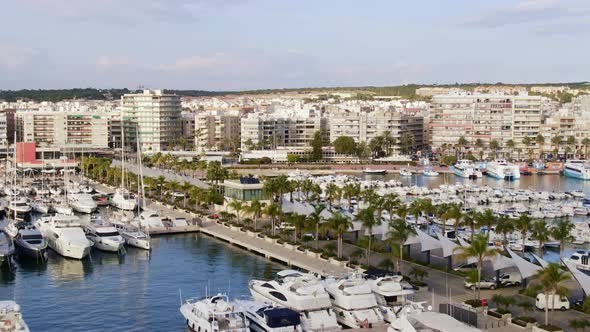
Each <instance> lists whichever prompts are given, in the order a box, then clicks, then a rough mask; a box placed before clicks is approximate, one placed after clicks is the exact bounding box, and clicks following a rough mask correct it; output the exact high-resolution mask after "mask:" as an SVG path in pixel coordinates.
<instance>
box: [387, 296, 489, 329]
mask: <svg viewBox="0 0 590 332" xmlns="http://www.w3.org/2000/svg"><path fill="white" fill-rule="evenodd" d="M424 304H425V303H424V302H413V303H411V304H407V305H405V306H404V307H403V308H402V309H401V310H400V314H399V315H398V318H397V319H396V320H395V321H394V322H393V323H391V325H390V326H389V327H388V328H387V332H416V331H439V332H481V331H482V330H480V329H478V328H476V327H472V326H469V325H467V324H465V323H463V322H461V321H459V320H457V319H455V318H453V317H452V316H450V315H447V314H444V313H440V312H434V311H432V308H431V307H430V306H428V308H424Z"/></svg>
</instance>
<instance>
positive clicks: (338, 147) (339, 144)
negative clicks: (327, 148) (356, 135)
mask: <svg viewBox="0 0 590 332" xmlns="http://www.w3.org/2000/svg"><path fill="white" fill-rule="evenodd" d="M332 145H333V146H334V151H335V152H336V153H341V154H353V153H354V151H355V150H356V142H355V141H354V139H353V138H352V137H350V136H340V137H338V138H337V139H336V140H335V141H334V142H333V143H332Z"/></svg>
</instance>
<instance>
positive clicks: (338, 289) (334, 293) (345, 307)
mask: <svg viewBox="0 0 590 332" xmlns="http://www.w3.org/2000/svg"><path fill="white" fill-rule="evenodd" d="M324 285H325V288H326V292H327V293H328V294H329V295H330V300H332V308H333V309H334V312H335V313H336V319H337V320H338V323H340V324H342V325H344V326H346V327H349V328H371V327H376V326H379V325H382V324H383V315H382V314H381V312H380V310H379V307H378V306H377V299H376V298H375V294H373V291H372V290H371V287H370V285H369V282H368V281H367V280H365V279H363V278H361V277H360V276H354V275H353V276H352V277H350V278H346V279H340V280H331V281H329V280H328V281H325V283H324Z"/></svg>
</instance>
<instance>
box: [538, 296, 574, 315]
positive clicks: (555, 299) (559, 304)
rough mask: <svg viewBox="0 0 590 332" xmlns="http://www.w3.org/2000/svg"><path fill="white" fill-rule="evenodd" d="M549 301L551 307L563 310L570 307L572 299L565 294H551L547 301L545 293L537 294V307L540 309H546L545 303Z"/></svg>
mask: <svg viewBox="0 0 590 332" xmlns="http://www.w3.org/2000/svg"><path fill="white" fill-rule="evenodd" d="M547 302H549V309H560V310H562V311H564V310H568V309H569V308H570V301H569V300H568V299H567V297H565V296H560V295H551V294H550V295H549V301H545V294H544V293H539V294H537V298H536V300H535V307H537V309H539V310H545V305H546V304H547Z"/></svg>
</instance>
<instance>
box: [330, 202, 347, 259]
mask: <svg viewBox="0 0 590 332" xmlns="http://www.w3.org/2000/svg"><path fill="white" fill-rule="evenodd" d="M326 227H327V228H328V229H331V230H333V231H334V232H336V235H337V237H338V258H341V257H342V237H343V235H344V233H345V232H347V231H348V230H349V229H350V228H352V222H351V221H350V219H348V218H347V217H345V216H344V215H343V214H341V213H340V212H336V213H334V214H333V215H332V217H331V218H330V219H328V220H327V221H326Z"/></svg>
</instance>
